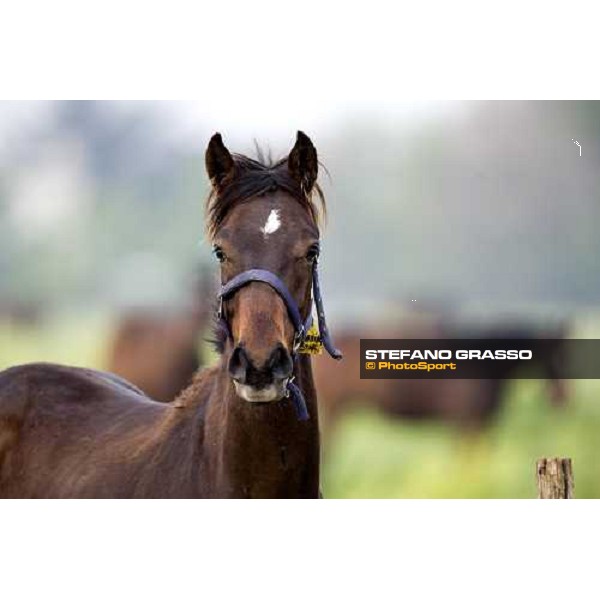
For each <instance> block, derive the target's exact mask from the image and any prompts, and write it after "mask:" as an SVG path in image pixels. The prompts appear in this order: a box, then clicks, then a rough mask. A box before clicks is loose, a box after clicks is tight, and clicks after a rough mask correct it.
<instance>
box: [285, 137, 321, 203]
mask: <svg viewBox="0 0 600 600" xmlns="http://www.w3.org/2000/svg"><path fill="white" fill-rule="evenodd" d="M288 169H289V170H290V173H291V175H292V177H293V178H294V179H296V180H297V181H298V182H299V183H300V186H301V187H302V189H303V191H304V192H305V193H306V194H308V193H310V191H311V190H312V188H313V185H314V184H315V182H316V181H317V175H318V173H319V161H318V159H317V149H316V148H315V147H314V145H313V143H312V142H311V141H310V138H309V137H308V136H307V135H306V134H305V133H303V132H302V131H299V132H298V133H297V135H296V143H295V145H294V147H293V148H292V151H291V152H290V155H289V157H288Z"/></svg>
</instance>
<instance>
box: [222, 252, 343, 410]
mask: <svg viewBox="0 0 600 600" xmlns="http://www.w3.org/2000/svg"><path fill="white" fill-rule="evenodd" d="M317 263H318V259H315V260H314V261H313V264H312V295H313V298H314V302H315V306H316V309H317V322H318V324H319V336H320V338H321V342H322V343H323V346H325V349H326V350H327V352H328V353H329V354H330V356H331V357H332V358H335V359H336V360H340V359H341V358H342V353H341V352H340V351H339V350H338V349H337V348H336V347H335V346H334V345H333V341H332V339H331V335H330V334H329V329H328V328H327V322H326V320H325V311H324V309H323V298H322V297H321V286H320V283H319V274H318V270H317ZM253 281H260V282H262V283H266V284H267V285H269V286H271V287H272V288H273V289H274V290H275V291H276V292H277V293H278V294H279V297H280V298H281V299H282V300H283V303H284V304H285V305H286V308H287V311H288V314H289V316H290V320H291V321H292V324H293V326H294V342H293V346H292V358H293V360H294V363H296V362H297V359H298V350H299V349H300V346H301V345H302V343H303V342H304V340H305V339H306V334H307V332H308V330H309V329H310V327H311V325H312V320H313V319H312V303H313V301H312V299H311V301H310V304H309V307H308V313H307V316H306V318H305V319H303V318H302V315H301V313H300V308H299V306H298V303H297V302H296V300H295V299H294V297H293V296H292V294H290V291H289V290H288V289H287V287H286V285H285V283H283V281H281V279H280V278H279V277H278V276H277V275H275V273H272V272H271V271H267V270H266V269H249V270H247V271H244V272H242V273H239V274H238V275H236V276H235V277H233V278H232V279H230V280H229V281H228V282H227V283H225V284H223V285H222V286H221V289H220V290H219V293H218V296H217V297H218V298H219V309H218V312H217V318H218V320H219V322H220V324H221V325H222V326H223V328H224V329H225V331H226V332H227V336H228V338H229V339H231V340H233V336H232V334H231V328H230V327H229V323H228V322H227V319H226V318H225V315H224V314H223V301H224V300H227V298H231V297H232V296H233V295H234V294H235V293H236V292H237V291H238V290H239V289H240V288H242V287H244V286H245V285H247V284H249V283H251V282H253ZM287 396H289V397H291V398H292V401H293V402H294V405H295V407H296V412H297V414H298V419H299V420H300V421H306V420H307V419H308V418H309V415H308V410H307V408H306V401H305V400H304V396H303V395H302V391H301V390H300V388H299V387H298V386H297V385H296V384H295V383H294V375H292V377H290V379H289V381H288V383H287Z"/></svg>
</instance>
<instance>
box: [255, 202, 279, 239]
mask: <svg viewBox="0 0 600 600" xmlns="http://www.w3.org/2000/svg"><path fill="white" fill-rule="evenodd" d="M280 227H281V221H280V220H279V210H277V209H276V208H274V209H273V210H272V211H271V212H270V213H269V216H268V217H267V221H266V223H265V224H264V226H263V227H261V228H260V230H261V231H262V232H263V235H264V236H265V237H267V236H268V235H270V234H271V233H275V232H276V231H277V230H278V229H279V228H280Z"/></svg>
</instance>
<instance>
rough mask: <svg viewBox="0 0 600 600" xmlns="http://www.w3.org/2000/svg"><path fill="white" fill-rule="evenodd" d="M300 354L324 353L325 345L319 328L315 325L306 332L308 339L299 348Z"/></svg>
mask: <svg viewBox="0 0 600 600" xmlns="http://www.w3.org/2000/svg"><path fill="white" fill-rule="evenodd" d="M298 352H299V353H300V354H321V352H323V344H322V343H321V336H320V335H319V330H318V329H317V326H316V325H315V324H314V323H313V324H312V325H311V326H310V329H309V330H308V331H307V332H306V337H305V338H304V341H303V342H302V344H301V346H300V348H298Z"/></svg>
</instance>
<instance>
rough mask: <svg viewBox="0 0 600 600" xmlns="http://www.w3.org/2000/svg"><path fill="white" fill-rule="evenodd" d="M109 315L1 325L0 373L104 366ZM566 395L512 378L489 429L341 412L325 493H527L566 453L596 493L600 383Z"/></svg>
mask: <svg viewBox="0 0 600 600" xmlns="http://www.w3.org/2000/svg"><path fill="white" fill-rule="evenodd" d="M109 325H110V319H109V318H108V317H107V316H98V317H96V318H94V319H90V318H89V316H85V317H84V316H82V317H70V318H69V319H57V320H54V321H52V322H49V323H47V324H45V325H44V326H42V327H36V328H23V327H15V326H11V325H8V324H6V323H4V324H0V369H3V368H6V367H8V366H11V365H15V364H20V363H25V362H31V361H39V360H42V361H52V362H60V363H65V364H71V365H80V366H94V367H98V368H102V366H103V364H104V356H105V353H106V348H107V344H108V342H109V339H110V327H109ZM569 385H570V390H571V401H570V403H569V405H568V406H567V407H566V408H564V409H552V408H551V407H550V406H549V404H548V402H547V401H546V398H545V387H544V385H543V382H540V381H535V380H517V381H513V382H511V383H510V385H509V389H508V392H507V401H506V403H505V404H504V407H503V409H502V412H501V413H500V414H499V417H498V419H497V420H496V422H495V423H494V424H493V425H492V427H491V428H489V429H488V430H487V431H485V432H483V433H481V434H470V435H467V434H465V433H464V432H461V431H459V430H456V429H454V428H452V427H450V426H446V425H443V424H440V423H433V422H431V423H427V422H425V423H424V422H419V423H413V422H407V421H401V420H390V419H387V418H384V417H382V416H380V415H379V414H377V413H375V412H372V411H361V412H355V413H353V414H349V415H348V416H347V417H346V418H344V420H343V421H342V422H341V423H340V426H339V427H338V429H337V431H336V432H335V435H334V436H333V437H332V439H329V440H327V441H326V443H325V446H324V449H323V458H324V460H323V463H324V464H323V492H324V495H325V497H328V498H533V497H535V495H536V488H535V477H534V474H535V468H534V465H535V460H536V459H537V458H538V457H542V456H569V457H571V458H572V459H573V463H574V472H575V495H576V497H577V498H600V461H599V460H598V459H599V457H600V435H599V434H600V402H599V399H600V381H596V380H590V381H571V382H570V383H569Z"/></svg>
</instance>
